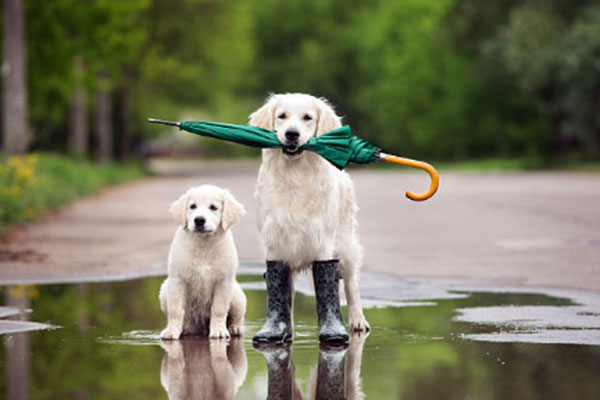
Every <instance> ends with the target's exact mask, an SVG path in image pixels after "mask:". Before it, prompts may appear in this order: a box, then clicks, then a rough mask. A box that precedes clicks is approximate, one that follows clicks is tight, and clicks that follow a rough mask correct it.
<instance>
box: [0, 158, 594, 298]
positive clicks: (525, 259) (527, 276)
mask: <svg viewBox="0 0 600 400" xmlns="http://www.w3.org/2000/svg"><path fill="white" fill-rule="evenodd" d="M168 169H169V168H162V169H161V170H163V171H164V170H168ZM257 170H258V165H257V164H252V163H249V164H235V165H228V164H218V163H217V164H215V163H211V164H199V165H193V166H190V167H189V168H187V169H186V168H183V169H181V168H179V169H178V172H180V173H178V174H161V175H158V176H156V177H152V178H148V179H144V180H141V181H138V182H134V183H131V184H127V185H123V186H118V187H112V188H109V189H107V190H105V191H103V192H102V193H101V194H99V195H98V196H94V197H90V198H86V199H82V200H79V201H77V202H76V203H74V204H73V205H71V206H68V207H65V208H63V209H61V210H59V211H58V212H55V213H52V214H51V215H49V216H48V217H46V218H45V219H43V220H42V221H40V222H37V223H34V224H30V225H26V226H22V227H19V228H17V229H15V230H14V231H13V232H11V234H10V235H8V237H7V238H5V240H4V242H3V243H0V283H3V284H10V283H27V282H29V283H35V282H37V283H41V282H68V281H81V280H94V281H95V280H104V279H106V280H112V279H124V278H134V277H139V276H145V275H159V274H164V273H165V271H166V258H167V252H168V248H169V244H170V240H171V237H172V235H173V233H174V232H175V229H176V223H175V221H174V220H173V219H172V218H171V216H170V215H169V213H168V212H167V209H168V206H169V204H170V203H171V202H172V201H174V200H175V199H177V197H178V196H179V195H180V194H181V193H183V192H184V191H185V190H186V189H187V188H189V187H192V186H196V185H200V184H205V183H211V184H216V185H219V186H223V187H227V188H230V189H231V191H232V192H233V193H234V195H235V196H236V197H237V198H238V200H240V201H241V202H242V203H243V204H245V206H246V208H247V210H248V215H246V217H244V218H243V220H242V221H241V222H239V223H238V224H237V225H236V226H234V228H233V229H234V234H235V240H236V243H237V246H238V251H239V255H240V259H241V261H242V262H244V263H262V260H263V255H262V250H261V247H260V242H259V238H258V233H257V230H256V221H255V219H256V205H255V202H254V199H253V191H254V185H255V181H256V175H257ZM186 171H187V172H188V173H182V172H186ZM192 172H193V173H192ZM350 174H351V175H352V178H353V179H354V183H355V187H356V192H357V197H358V203H359V206H360V212H359V217H358V218H359V223H360V236H361V241H362V243H363V246H364V247H365V252H366V256H365V266H364V268H365V269H366V270H368V271H373V272H380V273H387V274H394V275H396V276H400V277H425V278H430V277H436V278H452V279H454V278H458V279H463V278H469V279H478V280H484V281H486V282H488V283H490V284H492V285H498V286H507V285H509V286H532V285H533V286H545V287H570V288H580V289H592V290H600V174H591V173H575V172H573V173H571V172H569V173H566V172H531V173H523V172H518V173H458V172H443V171H442V173H441V184H440V189H439V192H438V194H437V195H436V196H435V197H434V198H432V199H431V200H428V201H426V202H422V203H415V202H412V201H409V200H407V199H406V198H405V197H404V191H405V190H406V189H411V190H413V191H417V192H418V191H424V190H425V189H426V188H427V186H428V177H427V175H426V174H424V173H420V172H417V173H406V172H401V171H400V170H375V169H366V168H365V169H354V170H351V171H350Z"/></svg>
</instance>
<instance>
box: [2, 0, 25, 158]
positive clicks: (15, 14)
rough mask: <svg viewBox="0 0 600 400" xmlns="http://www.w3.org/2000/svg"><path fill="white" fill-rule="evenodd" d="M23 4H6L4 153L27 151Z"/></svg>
mask: <svg viewBox="0 0 600 400" xmlns="http://www.w3.org/2000/svg"><path fill="white" fill-rule="evenodd" d="M23 3H24V2H23V0H4V12H3V16H4V19H3V24H2V26H3V35H2V36H3V49H4V54H3V65H2V75H3V77H4V80H3V82H4V83H3V87H4V93H3V94H4V96H3V103H2V104H3V109H2V121H3V134H4V141H3V149H4V152H5V153H6V154H16V153H24V152H25V151H27V142H28V140H27V136H28V130H27V85H26V76H27V72H26V71H27V70H26V68H27V67H26V64H25V60H26V46H25V10H24V4H23Z"/></svg>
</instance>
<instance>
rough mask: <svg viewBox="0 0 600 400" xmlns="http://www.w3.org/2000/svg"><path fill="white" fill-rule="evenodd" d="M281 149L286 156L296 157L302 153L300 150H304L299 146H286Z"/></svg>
mask: <svg viewBox="0 0 600 400" xmlns="http://www.w3.org/2000/svg"><path fill="white" fill-rule="evenodd" d="M281 151H282V152H283V154H284V155H285V156H286V157H287V158H296V157H298V156H299V155H300V154H302V152H303V151H304V150H302V149H301V148H299V147H286V148H283V149H281Z"/></svg>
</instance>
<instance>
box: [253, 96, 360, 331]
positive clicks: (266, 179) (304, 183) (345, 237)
mask: <svg viewBox="0 0 600 400" xmlns="http://www.w3.org/2000/svg"><path fill="white" fill-rule="evenodd" d="M250 125H253V126H258V127H261V128H265V129H274V130H276V131H277V138H278V139H279V141H280V142H281V143H283V144H286V145H288V146H290V147H291V148H288V149H284V150H278V149H265V150H263V152H262V165H261V167H260V171H259V176H258V185H257V190H256V198H257V201H258V227H259V230H260V234H261V236H262V242H263V245H264V247H265V252H266V256H267V260H281V261H284V262H286V263H287V264H288V265H289V266H290V268H291V269H292V276H293V274H294V273H296V272H298V271H299V270H302V269H305V268H308V267H310V265H311V263H312V262H313V261H317V260H330V259H333V258H339V260H340V265H339V268H340V272H341V275H342V278H343V280H344V289H345V293H346V299H347V301H348V309H349V320H350V321H349V322H350V330H351V331H364V330H369V324H368V323H367V320H366V319H365V317H364V315H363V311H362V306H361V302H360V294H359V290H358V271H359V268H360V266H361V263H362V257H363V250H362V247H361V245H360V243H359V240H358V236H357V232H356V230H357V222H356V212H357V210H358V208H357V206H356V202H355V195H354V186H353V184H352V181H351V179H350V176H349V175H348V174H347V173H346V172H344V171H340V170H338V169H337V168H335V167H334V166H333V165H331V164H330V163H329V162H328V161H327V160H325V159H324V158H322V157H321V156H319V155H317V154H316V153H313V152H309V151H307V152H303V151H301V150H299V149H298V148H299V147H301V146H302V145H304V144H305V143H306V142H307V141H308V140H309V139H310V138H312V137H315V136H318V135H321V134H323V133H325V132H328V131H331V130H333V129H336V128H339V127H341V121H340V117H338V116H337V115H336V114H335V112H334V110H333V109H332V107H331V106H330V105H329V104H328V103H327V101H326V100H324V99H319V98H316V97H313V96H310V95H306V94H277V95H272V96H271V97H269V99H268V100H267V102H266V103H265V105H263V106H262V107H261V108H260V109H258V110H257V111H256V112H254V113H253V114H252V115H250ZM292 279H293V278H292ZM292 293H293V291H292Z"/></svg>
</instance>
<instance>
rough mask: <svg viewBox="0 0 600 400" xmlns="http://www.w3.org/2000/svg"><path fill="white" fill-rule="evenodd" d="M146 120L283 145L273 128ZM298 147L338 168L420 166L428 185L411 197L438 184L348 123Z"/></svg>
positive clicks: (431, 170)
mask: <svg viewBox="0 0 600 400" xmlns="http://www.w3.org/2000/svg"><path fill="white" fill-rule="evenodd" d="M148 121H149V122H154V123H158V124H165V125H172V126H176V127H178V128H179V129H180V130H185V131H188V132H191V133H196V134H198V135H202V136H208V137H212V138H215V139H221V140H227V141H230V142H235V143H240V144H243V145H246V146H251V147H258V148H274V149H283V148H285V147H286V146H285V145H284V144H282V143H281V142H280V141H279V140H278V139H277V133H276V132H275V131H273V130H269V129H263V128H258V127H254V126H248V125H233V124H225V123H220V122H196V121H183V122H171V121H162V120H159V119H153V118H148ZM300 149H302V150H308V151H313V152H315V153H317V154H319V155H320V156H322V157H323V158H325V159H326V160H327V161H329V162H330V163H332V164H333V165H335V166H336V167H337V168H339V169H343V168H345V167H346V166H347V165H348V164H349V163H355V164H369V163H372V162H375V161H386V162H390V163H394V164H399V165H405V166H409V167H413V168H419V169H423V170H425V171H427V173H428V174H429V175H430V176H431V185H430V187H429V190H427V192H425V193H422V194H415V193H413V192H411V191H407V192H406V196H407V197H408V198H410V199H411V200H417V201H420V200H427V199H428V198H430V197H431V196H433V195H434V194H435V192H436V191H437V188H438V185H439V176H438V174H437V172H436V171H435V169H434V168H433V167H432V166H431V165H429V164H427V163H424V162H422V161H416V160H411V159H408V158H402V157H397V156H393V155H389V154H385V153H382V152H381V151H380V149H379V148H377V147H375V146H374V145H372V144H371V143H369V142H368V141H366V140H364V139H360V138H358V137H356V136H354V135H352V131H351V130H350V127H349V126H347V125H346V126H343V127H341V128H338V129H335V130H333V131H330V132H327V133H324V134H322V135H319V136H317V137H314V138H310V139H309V140H308V142H306V144H304V145H303V146H301V147H300Z"/></svg>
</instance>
